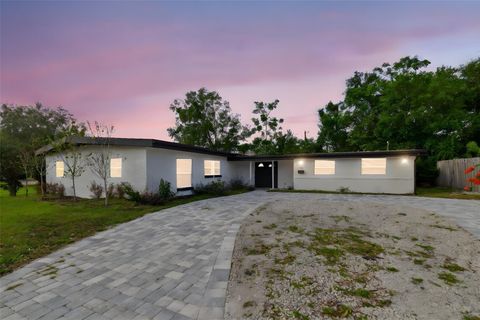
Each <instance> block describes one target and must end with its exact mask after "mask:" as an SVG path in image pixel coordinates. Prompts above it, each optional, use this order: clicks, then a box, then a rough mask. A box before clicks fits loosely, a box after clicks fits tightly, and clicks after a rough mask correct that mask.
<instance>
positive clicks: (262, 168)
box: [255, 161, 278, 188]
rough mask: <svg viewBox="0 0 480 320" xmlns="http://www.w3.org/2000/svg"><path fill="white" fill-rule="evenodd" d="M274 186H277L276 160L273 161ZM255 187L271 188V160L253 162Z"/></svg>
mask: <svg viewBox="0 0 480 320" xmlns="http://www.w3.org/2000/svg"><path fill="white" fill-rule="evenodd" d="M273 166H274V167H273V175H274V178H275V179H274V182H275V183H274V188H278V162H277V161H274V163H273ZM255 187H257V188H272V162H271V161H263V162H255Z"/></svg>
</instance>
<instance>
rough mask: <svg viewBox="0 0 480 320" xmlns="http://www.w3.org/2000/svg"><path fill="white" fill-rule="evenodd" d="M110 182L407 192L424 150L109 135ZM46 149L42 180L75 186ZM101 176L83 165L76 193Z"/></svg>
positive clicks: (147, 187)
mask: <svg viewBox="0 0 480 320" xmlns="http://www.w3.org/2000/svg"><path fill="white" fill-rule="evenodd" d="M109 141H110V142H109V145H110V154H111V159H110V179H109V183H114V184H117V183H121V182H128V183H130V184H131V185H132V186H133V188H135V189H136V190H138V191H149V192H155V191H157V190H158V185H159V182H160V179H164V180H166V181H169V182H170V183H171V186H172V189H173V191H175V192H177V194H179V195H181V194H185V193H189V192H191V190H192V189H194V188H195V186H197V185H200V184H207V183H209V182H211V181H214V180H222V181H224V182H226V183H229V182H230V181H232V180H235V179H238V180H242V181H243V182H244V183H245V184H248V185H251V186H255V187H257V188H282V189H298V190H326V191H337V190H340V189H344V190H348V191H351V192H365V193H392V194H410V193H414V191H415V159H416V157H417V156H420V155H422V154H424V153H425V151H424V150H390V151H361V152H332V153H306V154H286V155H272V156H269V155H243V154H236V153H225V152H218V151H212V150H208V149H206V148H201V147H195V146H190V145H185V144H180V143H174V142H168V141H162V140H156V139H127V138H111V139H110V140H109ZM70 143H71V144H75V145H77V146H78V151H79V152H81V153H82V154H83V155H84V156H85V157H86V156H87V155H89V154H91V153H94V152H95V151H96V150H97V152H98V150H99V148H101V146H99V145H98V143H96V141H95V140H94V139H92V138H88V137H75V138H73V139H71V140H70ZM37 153H47V155H46V165H47V173H46V176H47V177H46V180H47V182H48V183H61V184H63V185H64V186H65V189H66V194H67V195H71V194H72V192H73V190H72V186H71V180H70V179H69V178H67V177H65V175H64V173H65V163H64V162H63V160H62V157H60V155H59V154H58V153H55V152H54V149H53V148H52V147H51V146H45V147H43V148H41V149H39V150H38V151H37ZM92 181H95V182H97V183H99V184H100V183H101V181H100V179H99V178H98V177H97V176H96V175H95V174H94V173H93V172H92V171H91V170H90V169H89V168H88V167H87V168H86V169H85V171H84V172H83V174H82V175H81V176H79V177H77V178H76V189H77V195H78V196H79V197H85V198H87V197H91V196H92V194H91V192H90V190H89V187H90V185H91V183H92Z"/></svg>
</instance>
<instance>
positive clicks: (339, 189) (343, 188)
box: [337, 187, 351, 193]
mask: <svg viewBox="0 0 480 320" xmlns="http://www.w3.org/2000/svg"><path fill="white" fill-rule="evenodd" d="M337 191H338V192H340V193H350V192H351V191H350V188H348V187H340V188H338V190H337Z"/></svg>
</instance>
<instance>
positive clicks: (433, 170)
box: [416, 157, 439, 187]
mask: <svg viewBox="0 0 480 320" xmlns="http://www.w3.org/2000/svg"><path fill="white" fill-rule="evenodd" d="M416 166H417V169H416V182H417V185H419V186H421V187H432V186H435V184H436V180H437V177H438V172H439V171H438V169H437V161H436V160H435V159H433V158H432V157H429V158H425V159H424V158H419V159H417V161H416Z"/></svg>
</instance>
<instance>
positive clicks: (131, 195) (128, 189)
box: [121, 182, 140, 203]
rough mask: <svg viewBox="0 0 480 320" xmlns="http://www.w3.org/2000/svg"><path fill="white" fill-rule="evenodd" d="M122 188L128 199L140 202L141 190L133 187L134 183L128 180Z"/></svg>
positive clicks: (123, 183) (122, 184)
mask: <svg viewBox="0 0 480 320" xmlns="http://www.w3.org/2000/svg"><path fill="white" fill-rule="evenodd" d="M121 188H122V189H123V192H124V194H126V195H127V199H128V200H132V201H135V202H137V203H139V202H140V192H138V191H136V190H135V189H133V187H132V185H131V184H130V183H128V182H122V183H121Z"/></svg>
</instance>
